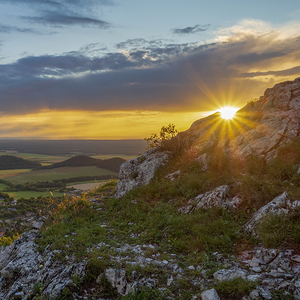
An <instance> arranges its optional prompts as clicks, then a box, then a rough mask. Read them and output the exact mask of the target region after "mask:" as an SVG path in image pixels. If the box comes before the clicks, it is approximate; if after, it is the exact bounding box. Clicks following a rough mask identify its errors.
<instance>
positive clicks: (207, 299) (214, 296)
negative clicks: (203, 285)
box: [201, 289, 220, 300]
mask: <svg viewBox="0 0 300 300" xmlns="http://www.w3.org/2000/svg"><path fill="white" fill-rule="evenodd" d="M201 299H202V300H220V297H219V295H218V293H217V291H216V290H215V289H211V290H206V291H204V292H203V293H202V294H201Z"/></svg>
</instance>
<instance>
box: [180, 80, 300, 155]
mask: <svg viewBox="0 0 300 300" xmlns="http://www.w3.org/2000/svg"><path fill="white" fill-rule="evenodd" d="M224 122H226V121H221V120H220V116H219V113H216V114H214V115H211V116H209V117H207V118H204V119H200V120H198V121H195V122H194V123H193V124H192V126H191V127H190V129H188V130H187V131H185V132H181V133H179V134H178V136H177V139H178V140H179V141H180V143H183V144H184V146H185V147H186V148H187V149H188V148H189V151H190V152H191V153H193V154H194V155H195V157H197V156H199V154H200V153H202V154H203V153H207V154H208V155H209V152H206V151H205V149H210V148H211V147H221V148H224V151H225V152H227V153H230V154H231V155H232V156H236V157H241V158H245V157H247V156H249V155H258V156H261V157H265V158H266V159H269V158H271V157H274V156H276V152H277V149H278V148H279V147H280V146H282V145H283V144H284V143H286V142H288V141H290V139H293V138H296V137H299V136H300V78H297V79H295V80H294V81H286V82H282V83H279V84H276V85H275V86H274V87H273V88H269V89H267V90H266V91H265V93H264V95H262V96H261V97H260V98H259V100H258V101H255V102H250V103H248V104H247V105H246V106H245V107H243V108H242V109H240V110H239V111H238V112H237V113H236V118H235V122H234V123H233V124H232V128H230V129H228V128H227V129H225V131H227V133H226V134H224V128H223V129H222V126H223V124H224ZM203 151H204V152H203Z"/></svg>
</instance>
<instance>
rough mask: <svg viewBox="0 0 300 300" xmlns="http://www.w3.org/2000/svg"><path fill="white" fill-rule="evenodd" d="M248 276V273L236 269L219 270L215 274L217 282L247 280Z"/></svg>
mask: <svg viewBox="0 0 300 300" xmlns="http://www.w3.org/2000/svg"><path fill="white" fill-rule="evenodd" d="M246 275H247V273H246V272H245V271H244V270H242V269H238V268H234V269H222V270H219V271H217V272H215V273H214V275H213V276H214V278H215V279H216V280H217V281H224V280H233V279H235V278H239V277H241V278H243V279H246Z"/></svg>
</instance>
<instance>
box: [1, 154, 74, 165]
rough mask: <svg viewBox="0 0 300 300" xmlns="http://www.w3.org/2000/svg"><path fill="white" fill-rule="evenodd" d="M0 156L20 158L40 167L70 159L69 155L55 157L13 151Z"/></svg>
mask: <svg viewBox="0 0 300 300" xmlns="http://www.w3.org/2000/svg"><path fill="white" fill-rule="evenodd" d="M0 155H14V156H16V157H21V158H24V159H28V160H32V161H36V162H39V163H41V164H42V165H44V164H46V165H49V164H53V163H58V162H61V161H64V160H66V159H68V158H70V157H71V155H70V156H57V155H44V154H36V153H18V152H14V151H6V152H0Z"/></svg>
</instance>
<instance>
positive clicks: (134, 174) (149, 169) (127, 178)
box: [115, 148, 170, 198]
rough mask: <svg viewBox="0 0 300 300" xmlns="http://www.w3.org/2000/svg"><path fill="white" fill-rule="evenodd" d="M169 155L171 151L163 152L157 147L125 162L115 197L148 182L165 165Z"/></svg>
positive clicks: (121, 169) (121, 195)
mask: <svg viewBox="0 0 300 300" xmlns="http://www.w3.org/2000/svg"><path fill="white" fill-rule="evenodd" d="M169 157H170V152H161V151H158V149H156V148H155V149H151V150H149V151H147V152H145V153H144V154H143V155H142V156H139V157H137V158H134V159H131V160H129V161H126V162H125V163H123V164H122V165H121V167H120V172H119V179H120V180H119V182H118V184H117V190H116V193H115V197H116V198H120V197H123V196H124V195H125V194H126V193H128V192H129V191H131V190H132V189H134V188H135V187H137V186H141V185H146V184H148V183H149V182H150V180H151V179H152V178H153V176H154V174H155V171H156V170H157V168H158V167H159V166H162V165H164V164H165V163H166V162H167V161H168V159H169Z"/></svg>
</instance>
